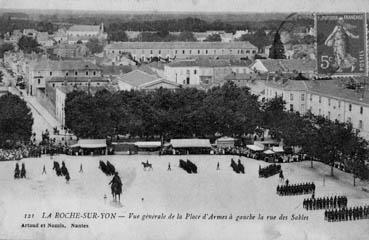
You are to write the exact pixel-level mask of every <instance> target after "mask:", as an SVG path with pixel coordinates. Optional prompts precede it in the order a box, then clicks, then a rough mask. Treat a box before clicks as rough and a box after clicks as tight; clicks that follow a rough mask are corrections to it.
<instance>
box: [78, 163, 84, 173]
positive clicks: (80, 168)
mask: <svg viewBox="0 0 369 240" xmlns="http://www.w3.org/2000/svg"><path fill="white" fill-rule="evenodd" d="M79 172H80V173H83V167H82V163H81V165H80V167H79Z"/></svg>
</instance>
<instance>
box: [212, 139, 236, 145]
mask: <svg viewBox="0 0 369 240" xmlns="http://www.w3.org/2000/svg"><path fill="white" fill-rule="evenodd" d="M235 141H236V139H235V138H232V137H221V138H218V139H217V141H216V144H215V145H216V146H218V147H234V143H235Z"/></svg>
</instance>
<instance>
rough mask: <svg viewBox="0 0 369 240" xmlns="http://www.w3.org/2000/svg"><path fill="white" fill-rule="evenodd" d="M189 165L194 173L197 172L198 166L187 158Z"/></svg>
mask: <svg viewBox="0 0 369 240" xmlns="http://www.w3.org/2000/svg"><path fill="white" fill-rule="evenodd" d="M187 166H188V167H189V169H190V170H191V172H192V173H197V166H196V164H194V163H193V162H191V161H190V160H188V159H187Z"/></svg>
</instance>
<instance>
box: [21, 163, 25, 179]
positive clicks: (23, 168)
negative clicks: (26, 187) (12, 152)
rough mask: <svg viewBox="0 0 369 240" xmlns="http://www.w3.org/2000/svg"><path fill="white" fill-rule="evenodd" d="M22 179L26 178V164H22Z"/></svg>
mask: <svg viewBox="0 0 369 240" xmlns="http://www.w3.org/2000/svg"><path fill="white" fill-rule="evenodd" d="M21 178H26V167H25V165H24V163H22V169H21Z"/></svg>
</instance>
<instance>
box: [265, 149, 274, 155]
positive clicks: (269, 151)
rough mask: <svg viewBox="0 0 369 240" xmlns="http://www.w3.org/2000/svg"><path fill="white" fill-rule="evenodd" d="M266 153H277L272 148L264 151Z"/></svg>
mask: <svg viewBox="0 0 369 240" xmlns="http://www.w3.org/2000/svg"><path fill="white" fill-rule="evenodd" d="M264 154H267V155H271V154H275V152H273V151H272V150H270V149H268V150H265V151H264Z"/></svg>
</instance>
